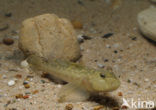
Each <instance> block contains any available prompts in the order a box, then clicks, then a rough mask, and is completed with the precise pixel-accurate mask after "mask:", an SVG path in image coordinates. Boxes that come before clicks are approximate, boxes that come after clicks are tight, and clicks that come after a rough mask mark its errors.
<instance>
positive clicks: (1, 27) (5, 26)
mask: <svg viewBox="0 0 156 110" xmlns="http://www.w3.org/2000/svg"><path fill="white" fill-rule="evenodd" d="M8 28H9V25H8V24H1V25H0V31H4V30H7V29H8Z"/></svg>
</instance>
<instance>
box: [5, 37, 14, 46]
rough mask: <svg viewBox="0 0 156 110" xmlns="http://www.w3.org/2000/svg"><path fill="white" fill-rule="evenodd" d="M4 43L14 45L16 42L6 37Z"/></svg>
mask: <svg viewBox="0 0 156 110" xmlns="http://www.w3.org/2000/svg"><path fill="white" fill-rule="evenodd" d="M3 43H4V44H5V45H12V44H13V43H14V40H13V39H12V38H4V39H3Z"/></svg>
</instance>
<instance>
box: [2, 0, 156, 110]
mask: <svg viewBox="0 0 156 110" xmlns="http://www.w3.org/2000/svg"><path fill="white" fill-rule="evenodd" d="M107 1H108V0H107ZM150 5H152V3H150V2H149V1H147V0H125V1H124V2H123V3H122V5H121V6H120V7H119V8H118V9H116V10H112V6H110V5H109V4H106V2H105V0H85V1H83V0H64V1H63V0H36V1H34V0H1V1H0V27H3V26H5V25H6V24H8V25H9V27H8V29H6V30H3V31H0V110H70V109H69V108H68V109H67V108H66V106H67V107H70V106H72V107H73V109H72V110H104V109H106V108H108V109H115V110H117V109H118V108H120V107H121V104H122V99H123V98H125V99H127V100H129V102H128V103H129V104H131V100H132V99H133V100H134V101H136V103H137V104H138V103H139V102H141V101H153V102H154V103H155V106H156V45H155V43H153V42H151V41H149V40H147V39H145V38H144V37H143V36H142V35H141V34H140V32H139V30H138V28H137V20H136V19H137V14H138V13H139V12H140V11H142V10H144V9H146V8H148V7H149V6H150ZM10 13H11V15H9V14H10ZM43 13H55V14H57V15H58V16H59V17H65V18H68V19H69V20H78V21H80V22H82V24H83V27H84V28H83V29H81V30H76V31H77V34H78V35H80V34H84V35H87V36H90V37H92V39H90V40H85V41H84V42H83V43H81V44H80V46H81V50H82V52H81V53H82V57H81V59H80V62H81V63H83V64H85V65H86V66H89V67H93V68H99V66H100V67H102V66H104V68H103V69H106V68H107V67H111V68H112V69H113V71H114V72H115V74H116V75H117V76H118V77H119V79H120V81H121V86H120V88H119V89H118V90H116V91H114V92H112V93H109V94H108V96H107V97H99V98H97V97H96V98H94V99H93V100H88V101H85V102H76V103H72V102H70V103H57V93H58V91H59V90H60V88H61V86H62V85H60V84H55V83H54V82H52V81H50V80H48V79H46V78H43V77H41V75H40V74H37V73H38V72H33V71H31V70H28V69H25V68H22V67H21V66H20V62H21V61H22V60H24V57H23V54H22V53H21V51H20V50H19V48H18V34H17V33H18V30H19V29H20V26H21V22H22V21H23V20H24V19H26V18H29V17H33V16H36V15H39V14H43ZM107 33H113V35H112V36H111V37H109V38H102V36H104V35H105V34H107ZM4 37H11V38H13V39H14V44H13V45H10V46H8V45H5V44H3V42H2V39H3V38H4ZM101 65H102V66H101ZM10 80H15V84H14V85H13V86H8V82H9V81H10ZM26 81H28V84H27V85H26V84H25V86H24V84H23V83H27V82H26ZM29 86H30V87H29ZM69 104H70V105H69ZM137 104H136V105H137ZM102 106H103V107H102ZM98 107H99V108H100V107H101V109H98ZM137 107H138V106H137ZM96 108H97V109H96ZM131 109H132V108H131Z"/></svg>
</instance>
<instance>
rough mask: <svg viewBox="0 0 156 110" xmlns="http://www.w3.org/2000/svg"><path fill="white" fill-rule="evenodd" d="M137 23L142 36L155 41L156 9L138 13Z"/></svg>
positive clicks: (152, 8)
mask: <svg viewBox="0 0 156 110" xmlns="http://www.w3.org/2000/svg"><path fill="white" fill-rule="evenodd" d="M137 21H138V25H139V29H140V31H141V32H142V34H144V35H145V36H146V37H147V38H150V39H152V40H154V41H156V8H154V7H150V8H148V9H146V10H144V11H142V12H140V13H139V14H138V18H137Z"/></svg>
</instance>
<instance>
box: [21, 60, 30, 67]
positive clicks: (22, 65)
mask: <svg viewBox="0 0 156 110" xmlns="http://www.w3.org/2000/svg"><path fill="white" fill-rule="evenodd" d="M28 65H29V64H28V62H27V61H26V60H23V61H22V62H21V67H23V68H26V67H28Z"/></svg>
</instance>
